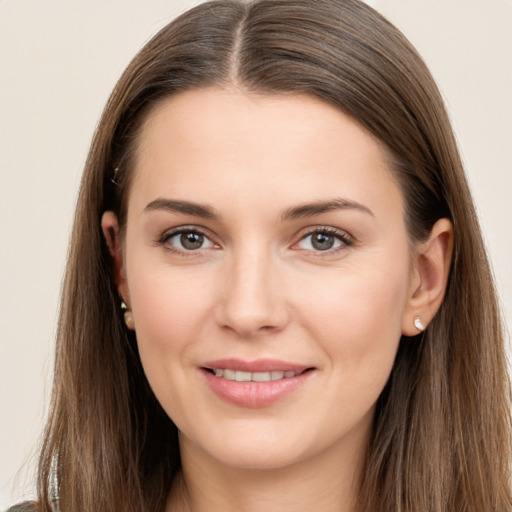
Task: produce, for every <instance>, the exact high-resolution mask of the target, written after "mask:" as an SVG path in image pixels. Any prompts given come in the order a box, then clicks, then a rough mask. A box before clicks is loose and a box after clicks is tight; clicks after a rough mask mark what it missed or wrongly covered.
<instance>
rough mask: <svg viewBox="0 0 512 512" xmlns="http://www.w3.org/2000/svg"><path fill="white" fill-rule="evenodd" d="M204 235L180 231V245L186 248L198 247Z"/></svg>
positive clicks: (201, 243)
mask: <svg viewBox="0 0 512 512" xmlns="http://www.w3.org/2000/svg"><path fill="white" fill-rule="evenodd" d="M203 240H204V236H203V235H201V233H182V235H181V237H180V242H181V245H182V246H183V247H184V248H185V249H188V250H191V251H192V250H194V249H199V248H200V247H201V246H202V245H203Z"/></svg>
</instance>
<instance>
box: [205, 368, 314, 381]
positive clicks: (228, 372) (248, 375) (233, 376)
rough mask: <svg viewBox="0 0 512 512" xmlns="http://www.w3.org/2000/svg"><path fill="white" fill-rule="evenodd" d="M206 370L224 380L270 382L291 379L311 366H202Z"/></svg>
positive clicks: (309, 369) (308, 369)
mask: <svg viewBox="0 0 512 512" xmlns="http://www.w3.org/2000/svg"><path fill="white" fill-rule="evenodd" d="M204 369H205V370H206V371H207V372H210V373H211V374H212V375H215V377H220V378H222V379H226V380H234V381H236V382H271V381H276V380H282V379H291V378H293V377H297V376H299V375H302V374H303V373H305V372H307V371H311V370H313V368H306V369H305V370H301V371H298V372H296V371H293V370H287V371H284V370H274V371H266V372H247V371H242V370H234V369H232V368H204Z"/></svg>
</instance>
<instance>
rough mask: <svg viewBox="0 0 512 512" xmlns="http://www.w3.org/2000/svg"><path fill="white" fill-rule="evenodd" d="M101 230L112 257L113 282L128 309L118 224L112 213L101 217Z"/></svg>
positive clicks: (128, 298)
mask: <svg viewBox="0 0 512 512" xmlns="http://www.w3.org/2000/svg"><path fill="white" fill-rule="evenodd" d="M101 229H102V231H103V236H104V237H105V241H106V242H107V247H108V250H109V252H110V256H112V269H113V274H114V282H115V283H116V285H117V290H118V292H119V295H120V296H121V299H122V300H123V301H124V302H125V303H126V304H127V306H128V307H130V295H129V293H128V285H127V282H126V272H125V268H124V260H123V250H122V245H121V239H120V236H119V223H118V220H117V216H116V214H115V213H114V212H111V211H107V212H105V213H104V214H103V216H102V217H101Z"/></svg>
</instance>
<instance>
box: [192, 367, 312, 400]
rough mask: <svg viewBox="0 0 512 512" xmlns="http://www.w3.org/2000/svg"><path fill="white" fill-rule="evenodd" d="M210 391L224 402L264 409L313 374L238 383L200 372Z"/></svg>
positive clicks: (291, 391) (299, 385)
mask: <svg viewBox="0 0 512 512" xmlns="http://www.w3.org/2000/svg"><path fill="white" fill-rule="evenodd" d="M202 372H203V374H204V376H205V378H206V381H207V382H208V385H209V387H210V389H211V390H212V391H213V392H214V393H215V394H216V395H217V396H218V397H220V398H222V399H223V400H224V401H226V402H229V403H231V404H234V405H238V406H240V407H251V408H257V407H265V406H266V405H270V404H272V403H274V402H277V401H278V400H281V399H282V398H284V397H286V396H287V395H289V394H290V393H293V391H295V390H297V389H298V388H300V387H301V386H302V385H303V384H304V382H305V381H306V380H307V379H308V378H309V377H310V375H311V374H312V373H313V372H312V371H311V370H307V371H305V372H303V373H301V374H300V375H296V376H295V377H289V378H284V379H280V380H271V381H267V382H238V381H236V380H228V379H224V378H222V377H216V376H215V375H213V374H212V373H211V372H209V371H207V370H204V369H203V370H202Z"/></svg>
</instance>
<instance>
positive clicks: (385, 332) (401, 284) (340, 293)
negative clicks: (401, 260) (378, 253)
mask: <svg viewBox="0 0 512 512" xmlns="http://www.w3.org/2000/svg"><path fill="white" fill-rule="evenodd" d="M401 268H402V269H403V268H407V266H406V265H405V266H402V267H401ZM307 289H308V290H309V293H308V294H307V297H305V299H304V302H303V303H302V305H301V306H300V307H301V309H302V310H303V311H307V315H303V316H302V321H303V322H304V325H305V328H306V329H307V330H308V331H310V332H314V333H315V338H316V339H317V340H318V342H319V344H321V345H322V347H323V349H324V351H325V353H326V354H327V355H328V357H329V364H330V365H332V367H333V369H334V370H335V373H336V374H338V375H339V377H340V378H342V379H344V386H345V389H347V387H348V388H350V389H353V390H354V392H356V393H361V388H362V387H364V388H366V389H368V390H370V389H373V391H372V392H373V393H377V394H379V393H380V391H381V389H382V387H383V386H384V384H385V382H386V380H387V378H388V375H389V372H390V370H391V367H392V365H393V361H394V358H395V355H396V351H397V348H398V343H399V341H400V338H401V325H402V314H403V310H404V307H405V303H406V297H407V290H408V280H407V278H406V277H405V276H404V272H403V270H401V271H400V272H398V271H396V270H392V267H387V269H386V270H385V271H384V269H382V270H381V269H377V268H375V267H374V268H373V270H372V269H370V267H366V268H365V271H364V272H357V271H355V270H354V271H351V272H341V271H340V272H339V274H338V275H333V279H332V280H331V281H330V283H329V286H328V287H322V286H319V284H318V282H316V283H315V282H314V281H312V282H311V283H309V286H308V288H307ZM358 386H359V387H358ZM375 398H376V397H375Z"/></svg>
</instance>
